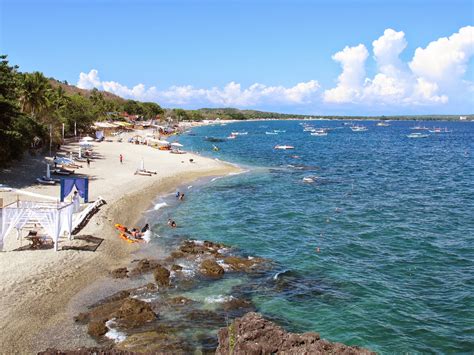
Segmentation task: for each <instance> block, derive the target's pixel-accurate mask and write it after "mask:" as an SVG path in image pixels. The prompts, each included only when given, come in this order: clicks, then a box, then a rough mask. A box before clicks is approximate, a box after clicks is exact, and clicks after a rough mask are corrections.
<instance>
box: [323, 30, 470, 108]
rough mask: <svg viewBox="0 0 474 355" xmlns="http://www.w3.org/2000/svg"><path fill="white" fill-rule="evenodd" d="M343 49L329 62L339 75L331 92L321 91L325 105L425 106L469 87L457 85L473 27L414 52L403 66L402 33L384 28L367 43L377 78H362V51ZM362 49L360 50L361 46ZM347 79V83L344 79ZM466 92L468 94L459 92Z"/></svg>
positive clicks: (443, 100) (460, 80) (467, 59)
mask: <svg viewBox="0 0 474 355" xmlns="http://www.w3.org/2000/svg"><path fill="white" fill-rule="evenodd" d="M361 46H362V47H363V45H359V46H357V47H346V48H344V50H343V51H341V52H337V53H336V54H335V55H334V56H333V60H335V61H337V62H340V63H341V65H342V73H341V75H340V76H339V78H338V84H337V86H336V87H335V88H333V89H329V90H326V91H325V92H324V95H323V98H324V101H326V102H329V103H358V104H371V103H379V104H391V105H399V104H402V105H425V104H445V103H447V102H448V100H449V96H448V95H449V93H450V92H451V93H453V94H455V93H456V92H462V91H463V90H460V87H463V88H465V89H468V88H470V87H472V83H471V82H468V81H464V80H462V77H463V76H464V74H465V73H466V71H467V66H468V63H469V60H470V58H471V57H472V56H473V54H474V27H472V26H466V27H463V28H461V29H460V30H459V32H457V33H454V34H452V35H451V36H450V37H448V38H440V39H438V40H436V41H433V42H431V43H429V44H428V46H427V47H426V48H421V47H420V48H417V49H416V51H415V53H414V56H413V58H412V60H411V61H410V62H409V63H404V62H402V61H401V60H400V54H401V53H402V52H403V51H404V50H405V48H406V46H407V41H406V39H405V33H404V32H403V31H396V30H394V29H391V28H388V29H386V30H385V31H384V33H383V35H382V36H380V37H379V38H378V39H376V40H375V41H373V42H372V46H373V54H374V56H373V58H374V60H375V62H376V64H377V73H376V74H375V75H374V76H373V78H368V77H367V78H365V80H361V75H365V59H366V56H364V54H363V52H364V51H363V50H362V49H359V50H356V49H357V48H361ZM364 48H365V47H364ZM347 78H349V79H350V80H347ZM464 91H467V90H464Z"/></svg>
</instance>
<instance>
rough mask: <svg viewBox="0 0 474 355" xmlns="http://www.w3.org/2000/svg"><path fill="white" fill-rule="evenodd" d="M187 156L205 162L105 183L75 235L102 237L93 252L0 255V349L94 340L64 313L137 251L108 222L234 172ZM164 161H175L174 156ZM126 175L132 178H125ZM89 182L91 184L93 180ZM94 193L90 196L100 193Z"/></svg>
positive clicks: (32, 349)
mask: <svg viewBox="0 0 474 355" xmlns="http://www.w3.org/2000/svg"><path fill="white" fill-rule="evenodd" d="M105 144H108V143H105ZM128 147H129V146H127V148H128ZM140 148H142V147H140ZM146 148H148V149H150V151H153V150H152V149H151V148H149V147H146ZM133 149H135V147H134V148H133ZM153 153H155V152H154V151H153ZM160 153H161V152H160ZM190 156H192V157H193V158H195V160H198V161H199V162H204V163H205V166H202V165H201V164H193V165H186V166H185V167H184V168H183V167H182V166H183V165H177V166H176V167H177V168H176V169H175V171H166V173H165V174H164V173H162V174H161V176H154V177H153V178H152V179H149V180H145V179H146V177H145V179H142V180H140V184H137V185H138V186H133V187H132V186H130V184H127V183H128V181H123V182H122V183H121V185H119V187H120V191H116V190H113V189H112V187H113V186H109V190H110V191H107V193H106V194H104V196H103V197H104V198H105V199H106V201H107V205H105V206H103V207H102V208H101V209H100V211H99V212H98V213H97V214H96V215H95V216H94V217H93V218H92V219H91V221H89V223H88V224H87V225H86V227H85V228H84V229H83V230H82V231H81V233H80V234H89V235H93V236H96V237H101V238H103V239H104V242H103V243H102V244H101V245H100V247H99V248H98V249H97V251H96V252H85V251H72V250H68V251H59V252H54V251H52V250H40V251H21V252H19V251H8V252H2V253H0V265H1V266H5V267H4V275H3V276H0V282H1V286H0V291H1V292H2V293H3V297H2V300H1V301H0V309H1V312H0V331H1V332H2V335H1V336H0V348H1V349H2V351H5V352H7V353H15V352H21V353H36V352H38V351H42V350H45V349H46V348H48V347H58V348H59V347H61V348H71V347H77V346H85V345H91V344H94V341H93V340H92V339H91V338H90V337H89V336H88V335H87V334H86V333H84V334H81V333H80V332H78V326H77V325H75V324H74V322H73V320H72V318H71V317H70V310H69V303H70V302H71V300H73V298H74V297H75V296H76V295H77V294H79V293H80V292H81V291H82V290H84V289H86V288H87V287H88V286H89V285H91V284H92V283H94V282H96V281H97V280H99V279H101V278H102V277H105V276H107V275H108V274H109V272H110V271H111V270H112V269H114V268H116V267H119V266H123V265H124V264H125V263H129V262H130V261H131V258H132V257H133V252H134V251H136V250H137V249H138V247H137V246H135V245H131V244H128V243H124V242H123V241H122V240H121V239H120V238H117V232H116V230H115V229H114V227H113V225H114V224H115V223H122V224H125V225H134V224H135V223H137V222H138V221H139V219H140V218H141V217H142V215H143V213H144V212H145V211H146V209H147V208H149V206H150V205H151V203H152V202H153V200H154V199H155V198H157V197H158V196H160V195H164V194H167V193H170V192H172V191H173V189H175V188H176V187H177V186H179V185H181V184H186V183H189V182H191V181H195V180H196V179H199V178H204V177H209V176H222V175H228V174H230V173H234V172H238V171H240V169H239V168H237V167H236V166H234V165H231V164H228V163H226V162H222V161H219V162H216V161H213V160H212V159H209V158H205V157H202V156H198V155H196V154H191V153H188V154H187V155H186V157H187V159H188V158H189V157H190ZM170 159H175V160H176V161H178V159H177V157H172V158H170ZM179 159H181V158H179ZM97 164H99V162H97ZM206 164H207V166H206ZM163 175H164V176H163ZM132 179H136V178H132V177H131V178H130V179H129V180H132ZM91 182H92V184H94V181H91ZM102 183H104V182H102ZM127 185H129V186H127ZM27 190H30V191H31V190H33V191H40V193H44V191H42V190H44V189H43V188H42V187H41V186H40V187H36V186H33V187H31V186H30V188H28V189H27ZM48 192H49V190H48ZM50 194H52V193H50ZM96 195H97V196H94V197H98V196H99V195H101V194H96ZM114 195H115V197H116V198H114ZM117 195H118V196H117ZM5 196H6V197H7V200H8V198H12V197H13V194H11V193H7V194H5V193H2V196H0V197H5ZM93 199H95V198H93ZM19 259H21V263H19V262H18V260H19ZM5 269H6V270H5ZM4 278H5V279H4Z"/></svg>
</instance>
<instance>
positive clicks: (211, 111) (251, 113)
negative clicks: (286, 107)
mask: <svg viewBox="0 0 474 355" xmlns="http://www.w3.org/2000/svg"><path fill="white" fill-rule="evenodd" d="M197 111H198V112H200V113H201V114H202V115H203V116H205V117H206V118H207V119H216V118H220V119H224V120H225V119H234V120H248V119H255V118H304V117H308V116H307V115H295V114H286V113H277V112H265V111H257V110H239V109H236V108H231V107H226V108H201V109H199V110H197Z"/></svg>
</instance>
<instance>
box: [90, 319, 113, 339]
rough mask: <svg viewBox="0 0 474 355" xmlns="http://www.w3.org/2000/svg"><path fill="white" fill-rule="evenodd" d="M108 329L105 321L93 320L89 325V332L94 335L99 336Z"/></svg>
mask: <svg viewBox="0 0 474 355" xmlns="http://www.w3.org/2000/svg"><path fill="white" fill-rule="evenodd" d="M107 331H108V329H107V327H106V326H105V321H92V322H90V323H89V325H88V326H87V333H88V334H89V335H90V336H92V337H94V338H99V337H101V336H102V335H104V334H105V333H107Z"/></svg>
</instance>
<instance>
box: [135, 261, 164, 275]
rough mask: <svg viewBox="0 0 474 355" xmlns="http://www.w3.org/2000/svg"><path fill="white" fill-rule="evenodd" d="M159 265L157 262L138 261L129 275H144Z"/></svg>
mask: <svg viewBox="0 0 474 355" xmlns="http://www.w3.org/2000/svg"><path fill="white" fill-rule="evenodd" d="M157 265H159V264H158V262H156V261H154V260H148V259H142V260H139V261H138V263H137V266H135V268H134V269H133V270H132V271H130V275H140V274H145V273H147V272H150V271H153V269H154V268H155V267H156V266H157Z"/></svg>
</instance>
